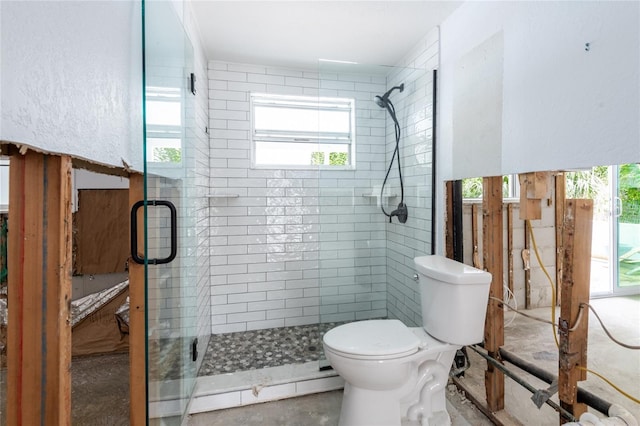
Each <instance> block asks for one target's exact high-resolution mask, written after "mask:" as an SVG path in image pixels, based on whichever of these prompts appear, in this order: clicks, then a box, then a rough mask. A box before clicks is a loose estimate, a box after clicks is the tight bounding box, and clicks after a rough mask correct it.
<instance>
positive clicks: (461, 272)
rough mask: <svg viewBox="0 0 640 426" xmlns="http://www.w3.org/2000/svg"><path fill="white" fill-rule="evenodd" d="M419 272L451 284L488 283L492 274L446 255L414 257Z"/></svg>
mask: <svg viewBox="0 0 640 426" xmlns="http://www.w3.org/2000/svg"><path fill="white" fill-rule="evenodd" d="M413 260H414V262H415V266H416V270H417V271H418V273H419V274H422V275H425V276H427V277H429V278H435V279H437V280H440V281H444V282H448V283H451V284H488V283H490V282H491V274H490V273H488V272H486V271H483V270H481V269H477V268H474V267H473V266H469V265H465V264H464V263H460V262H457V261H455V260H452V259H449V258H446V257H444V256H437V255H433V256H419V257H416V258H415V259H413Z"/></svg>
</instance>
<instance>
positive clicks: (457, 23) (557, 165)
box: [438, 2, 640, 180]
mask: <svg viewBox="0 0 640 426" xmlns="http://www.w3.org/2000/svg"><path fill="white" fill-rule="evenodd" d="M441 31H442V36H441V79H440V82H441V86H440V89H441V90H440V93H441V98H440V110H439V112H440V117H441V126H440V128H439V129H440V135H439V136H440V137H439V143H440V146H439V150H438V152H439V153H440V154H441V157H440V158H439V161H440V163H439V165H440V166H441V170H442V178H443V180H451V179H459V178H465V177H473V176H500V175H505V174H510V173H521V172H530V171H533V170H562V169H567V168H577V167H591V166H596V165H602V164H623V163H629V162H636V161H640V126H638V117H639V116H640V84H639V82H640V73H639V70H640V3H638V2H490V3H489V2H469V3H465V4H463V5H462V6H461V7H460V8H459V9H457V10H456V11H455V12H454V13H453V14H452V15H451V16H450V17H449V18H448V19H447V20H445V21H444V22H443V24H442V28H441ZM499 34H501V37H502V39H503V51H502V60H503V69H502V96H501V107H502V115H501V116H498V115H496V116H495V117H485V118H484V119H485V120H491V121H492V122H490V123H487V122H485V123H482V124H483V125H484V126H492V125H493V126H496V127H497V128H498V129H500V130H501V137H502V143H501V144H496V143H493V142H491V143H488V142H487V141H485V140H484V139H483V138H482V134H479V133H478V132H467V131H466V130H468V129H469V126H472V127H473V126H477V125H478V124H477V123H474V121H473V120H471V118H472V116H468V117H466V118H465V119H463V120H457V118H458V117H457V116H456V115H454V114H453V112H454V111H455V110H456V107H457V106H456V105H455V104H454V103H459V102H464V101H465V100H464V97H461V96H454V94H458V90H459V89H458V88H459V86H460V85H461V84H462V85H473V84H477V85H483V84H486V81H485V80H483V77H484V74H483V73H476V72H474V69H473V68H469V69H468V72H467V73H462V72H460V70H459V69H458V68H457V67H459V64H460V61H461V60H462V59H463V58H465V57H468V56H469V55H470V54H476V53H478V54H479V53H482V52H478V50H479V49H483V46H484V45H485V44H486V43H487V41H488V40H492V39H495V37H498V35H499ZM490 53H491V55H486V57H485V59H486V60H487V61H489V60H490V59H491V58H492V56H496V55H498V54H499V52H498V51H495V49H494V51H492V52H490ZM474 91H475V92H477V89H475V90H474ZM497 91H498V88H496V92H497ZM494 94H497V93H486V94H485V98H486V99H485V100H486V102H477V100H474V102H473V104H474V105H475V106H476V110H477V112H478V115H477V117H479V118H482V117H483V115H481V114H480V113H481V108H482V106H483V105H486V106H487V107H489V106H490V107H492V108H495V105H494V102H493V98H492V97H493V96H494ZM500 118H501V122H500ZM459 134H462V135H463V136H464V138H459V137H458V135H459ZM468 147H473V152H475V153H477V155H474V156H473V157H467V158H459V157H457V156H454V155H455V153H456V152H459V151H460V150H464V149H466V148H468ZM496 158H498V159H500V161H495V159H496Z"/></svg>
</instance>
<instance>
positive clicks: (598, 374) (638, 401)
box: [576, 365, 640, 404]
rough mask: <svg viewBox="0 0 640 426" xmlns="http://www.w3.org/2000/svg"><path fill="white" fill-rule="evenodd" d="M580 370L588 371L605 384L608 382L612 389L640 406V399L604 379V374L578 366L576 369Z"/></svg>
mask: <svg viewBox="0 0 640 426" xmlns="http://www.w3.org/2000/svg"><path fill="white" fill-rule="evenodd" d="M576 368H577V369H578V370H583V371H587V372H589V373H591V374H595V375H596V376H598V377H600V378H601V379H602V380H604V381H605V382H607V384H608V385H609V386H611V387H612V388H614V389H615V390H617V391H618V392H620V393H621V394H622V395H624V396H626V397H627V398H629V399H630V400H632V401H633V402H635V403H636V404H640V399H638V398H635V397H633V396H631V395H629V394H628V393H627V392H625V391H623V390H622V389H620V388H619V387H618V386H616V385H615V383H613V382H612V381H611V380H609V379H607V378H606V377H604V376H603V375H602V374H600V373H597V372H595V371H593V370H589V369H588V368H586V367H582V366H579V365H578V366H577V367H576Z"/></svg>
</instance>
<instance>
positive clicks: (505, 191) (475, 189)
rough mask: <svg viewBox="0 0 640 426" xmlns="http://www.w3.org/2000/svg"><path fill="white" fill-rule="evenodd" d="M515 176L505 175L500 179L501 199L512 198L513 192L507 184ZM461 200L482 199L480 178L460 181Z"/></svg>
mask: <svg viewBox="0 0 640 426" xmlns="http://www.w3.org/2000/svg"><path fill="white" fill-rule="evenodd" d="M516 176H517V175H506V176H503V177H502V197H503V198H509V197H514V196H515V192H513V191H512V188H511V186H510V185H509V183H510V182H511V178H512V177H513V178H514V180H516V179H515V177H516ZM462 198H482V178H481V177H476V178H468V179H462Z"/></svg>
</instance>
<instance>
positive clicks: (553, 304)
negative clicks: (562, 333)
mask: <svg viewBox="0 0 640 426" xmlns="http://www.w3.org/2000/svg"><path fill="white" fill-rule="evenodd" d="M525 222H526V223H525V225H526V226H527V227H528V228H529V235H531V243H532V244H533V252H534V253H535V254H536V259H537V260H538V265H540V267H541V268H542V272H544V274H545V275H546V276H547V280H549V284H550V285H551V323H552V324H555V322H556V288H555V286H554V285H553V280H552V279H551V276H550V275H549V272H547V268H545V267H544V264H543V263H542V259H541V258H540V253H538V245H537V244H536V237H535V235H533V227H532V226H531V222H530V221H529V219H526V220H525ZM551 329H552V330H553V340H555V342H556V347H557V348H559V347H560V343H559V342H558V335H557V334H556V328H555V325H553V326H552V327H551Z"/></svg>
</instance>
